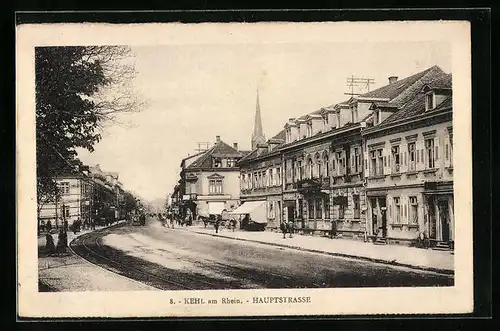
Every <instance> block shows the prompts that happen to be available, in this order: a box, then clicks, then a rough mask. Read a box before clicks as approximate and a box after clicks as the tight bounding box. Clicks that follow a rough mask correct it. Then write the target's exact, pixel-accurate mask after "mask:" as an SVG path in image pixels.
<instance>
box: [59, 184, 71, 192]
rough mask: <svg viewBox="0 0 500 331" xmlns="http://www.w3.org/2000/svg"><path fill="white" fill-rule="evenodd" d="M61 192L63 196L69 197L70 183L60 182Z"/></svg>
mask: <svg viewBox="0 0 500 331" xmlns="http://www.w3.org/2000/svg"><path fill="white" fill-rule="evenodd" d="M59 192H60V193H61V195H69V182H60V183H59Z"/></svg>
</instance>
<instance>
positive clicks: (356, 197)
mask: <svg viewBox="0 0 500 331" xmlns="http://www.w3.org/2000/svg"><path fill="white" fill-rule="evenodd" d="M352 203H353V209H354V218H359V214H360V205H359V195H353V196H352Z"/></svg>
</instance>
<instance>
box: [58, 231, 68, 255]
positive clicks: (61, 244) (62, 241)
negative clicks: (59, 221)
mask: <svg viewBox="0 0 500 331" xmlns="http://www.w3.org/2000/svg"><path fill="white" fill-rule="evenodd" d="M66 247H68V233H67V232H66V231H64V228H61V230H59V236H58V238H57V246H56V252H58V253H65V252H66Z"/></svg>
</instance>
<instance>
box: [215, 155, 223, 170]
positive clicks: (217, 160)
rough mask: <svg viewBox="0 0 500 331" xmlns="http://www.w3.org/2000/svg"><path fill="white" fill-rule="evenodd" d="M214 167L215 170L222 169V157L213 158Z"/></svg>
mask: <svg viewBox="0 0 500 331" xmlns="http://www.w3.org/2000/svg"><path fill="white" fill-rule="evenodd" d="M213 165H214V168H220V167H222V160H221V158H220V157H214V158H213Z"/></svg>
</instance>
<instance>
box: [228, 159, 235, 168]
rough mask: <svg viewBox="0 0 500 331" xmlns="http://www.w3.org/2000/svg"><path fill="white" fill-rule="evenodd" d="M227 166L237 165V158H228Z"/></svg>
mask: <svg viewBox="0 0 500 331" xmlns="http://www.w3.org/2000/svg"><path fill="white" fill-rule="evenodd" d="M227 166H228V168H234V167H236V160H235V159H227Z"/></svg>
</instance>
